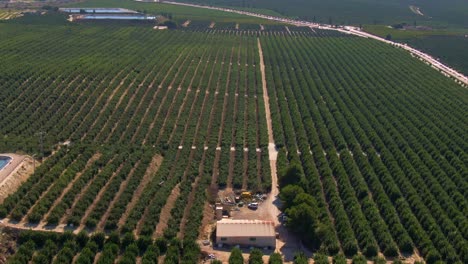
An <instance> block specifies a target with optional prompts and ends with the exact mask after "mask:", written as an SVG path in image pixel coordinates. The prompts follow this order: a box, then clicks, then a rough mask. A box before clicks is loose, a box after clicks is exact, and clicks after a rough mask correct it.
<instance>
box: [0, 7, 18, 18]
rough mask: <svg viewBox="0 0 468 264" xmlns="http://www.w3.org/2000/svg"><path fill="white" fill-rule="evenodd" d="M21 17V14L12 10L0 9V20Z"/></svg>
mask: <svg viewBox="0 0 468 264" xmlns="http://www.w3.org/2000/svg"><path fill="white" fill-rule="evenodd" d="M19 16H21V12H19V11H13V10H4V9H0V20H7V19H12V18H15V17H19Z"/></svg>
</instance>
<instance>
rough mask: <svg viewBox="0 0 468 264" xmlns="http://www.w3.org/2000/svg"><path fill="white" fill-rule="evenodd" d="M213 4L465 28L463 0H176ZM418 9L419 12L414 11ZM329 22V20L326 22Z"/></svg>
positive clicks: (467, 8)
mask: <svg viewBox="0 0 468 264" xmlns="http://www.w3.org/2000/svg"><path fill="white" fill-rule="evenodd" d="M180 2H188V3H198V4H204V5H213V6H229V7H233V8H238V9H251V10H257V12H259V13H264V14H271V13H272V12H275V13H279V14H281V15H283V16H288V17H293V18H300V19H305V20H309V21H314V22H320V23H329V24H347V25H349V24H353V25H359V24H369V25H375V24H384V25H391V24H396V23H403V22H406V23H411V24H412V23H413V22H414V21H416V22H417V23H418V24H426V25H432V26H437V27H441V28H447V27H456V28H466V27H467V26H468V21H467V19H466V14H467V13H468V3H467V2H466V1H464V0H445V1H439V0H413V1H408V0H393V1H380V0H328V1H321V0H290V1H287V2H286V1H282V0H180ZM415 10H419V12H415ZM330 22H331V23H330Z"/></svg>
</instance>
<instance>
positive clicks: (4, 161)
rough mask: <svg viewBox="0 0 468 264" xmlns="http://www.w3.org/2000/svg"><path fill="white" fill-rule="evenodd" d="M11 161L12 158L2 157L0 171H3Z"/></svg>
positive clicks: (0, 157) (0, 158)
mask: <svg viewBox="0 0 468 264" xmlns="http://www.w3.org/2000/svg"><path fill="white" fill-rule="evenodd" d="M10 161H11V158H10V157H5V156H0V170H2V169H3V167H5V166H6V165H7V164H8V162H10Z"/></svg>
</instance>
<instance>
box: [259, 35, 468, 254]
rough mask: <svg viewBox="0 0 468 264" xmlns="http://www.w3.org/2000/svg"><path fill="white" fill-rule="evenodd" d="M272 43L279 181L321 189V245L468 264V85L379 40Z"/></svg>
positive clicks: (266, 47) (316, 192)
mask: <svg viewBox="0 0 468 264" xmlns="http://www.w3.org/2000/svg"><path fill="white" fill-rule="evenodd" d="M261 41H262V44H263V53H264V57H265V63H266V71H267V81H268V88H269V95H270V102H273V103H270V107H271V113H272V119H273V130H274V135H275V142H276V143H277V146H278V147H280V148H281V151H280V153H279V157H278V166H279V168H278V171H279V182H280V185H281V187H283V188H285V186H289V188H291V186H292V185H294V184H299V185H301V186H303V187H302V189H303V191H305V192H306V193H309V194H311V195H312V196H313V197H314V200H315V201H316V205H315V206H316V208H315V210H316V212H317V213H318V216H317V217H318V220H317V221H318V222H320V225H321V228H323V230H324V232H326V234H327V235H326V238H325V239H323V240H322V241H321V242H322V247H324V249H326V250H327V251H328V252H329V254H335V253H336V252H338V251H342V252H344V253H345V254H346V255H349V256H352V255H354V254H356V253H357V252H361V253H362V254H364V255H366V256H368V257H373V256H375V255H377V253H378V252H382V253H383V254H384V255H385V256H387V257H391V256H396V255H400V254H401V255H407V254H412V253H413V250H415V251H416V252H417V253H418V254H420V255H421V256H423V257H424V258H425V260H426V261H427V262H428V263H434V262H436V261H437V260H442V261H444V262H447V263H465V262H467V261H468V255H467V254H466V248H467V245H468V244H467V240H466V239H467V237H468V233H467V229H466V227H467V223H468V219H467V217H466V215H467V214H466V213H467V209H468V207H467V205H468V203H467V198H466V197H468V196H467V193H466V190H467V189H466V187H467V186H466V178H465V176H464V175H466V171H467V167H466V164H468V163H467V161H468V160H467V157H468V155H467V152H466V150H467V147H468V146H467V143H466V140H464V138H466V136H467V131H468V130H467V120H466V115H464V113H466V112H467V110H468V109H467V100H468V99H467V92H466V90H465V89H464V88H463V87H461V86H458V85H456V84H455V83H453V81H451V80H450V79H448V78H446V77H444V76H442V75H441V74H438V73H437V72H435V71H434V70H433V69H431V68H430V67H429V66H427V65H424V64H422V63H420V62H418V61H417V60H414V59H411V56H410V55H409V54H406V53H404V52H402V51H400V50H398V49H396V48H389V47H387V46H385V45H382V44H379V43H377V42H374V41H368V40H365V39H359V38H354V37H352V38H340V37H325V38H310V37H306V36H297V35H296V36H295V37H294V38H293V37H289V36H287V35H276V36H271V35H270V36H263V37H261ZM350 50H352V51H353V52H349V51H350ZM273 96H275V97H276V98H275V99H271V98H272V97H273ZM291 210H292V209H291ZM286 212H288V211H286ZM291 212H292V211H291ZM302 237H303V239H304V240H305V241H309V243H310V244H312V245H313V244H314V243H316V242H317V241H316V240H315V239H314V238H312V237H309V236H308V235H302Z"/></svg>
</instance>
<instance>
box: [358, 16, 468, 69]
mask: <svg viewBox="0 0 468 264" xmlns="http://www.w3.org/2000/svg"><path fill="white" fill-rule="evenodd" d="M364 30H365V31H367V32H369V33H372V34H374V35H377V36H380V37H383V38H385V37H387V36H389V35H390V36H391V39H392V40H393V41H397V42H402V43H407V44H408V45H410V46H412V47H414V48H417V49H419V50H421V51H423V52H426V53H428V54H431V55H432V56H434V57H436V58H439V59H440V60H441V61H442V62H444V63H447V64H448V65H450V66H451V67H453V68H454V69H457V70H458V71H459V72H461V73H463V74H465V75H468V53H467V52H465V50H466V48H467V47H468V29H460V30H437V29H431V30H403V29H393V28H389V27H387V26H370V25H369V26H368V25H366V26H365V27H364Z"/></svg>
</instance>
